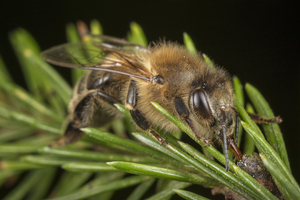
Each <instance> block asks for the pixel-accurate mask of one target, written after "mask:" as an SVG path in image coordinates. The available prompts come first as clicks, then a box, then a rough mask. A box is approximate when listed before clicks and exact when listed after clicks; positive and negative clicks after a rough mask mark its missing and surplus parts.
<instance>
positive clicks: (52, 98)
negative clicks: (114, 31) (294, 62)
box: [0, 21, 300, 200]
mask: <svg viewBox="0 0 300 200" xmlns="http://www.w3.org/2000/svg"><path fill="white" fill-rule="evenodd" d="M91 32H92V33H95V34H101V33H102V29H101V26H100V24H99V23H98V22H97V21H93V22H92V23H91ZM67 36H68V39H69V41H70V42H74V41H78V40H79V36H78V34H77V32H76V28H75V26H74V25H73V24H69V25H68V26H67ZM128 39H129V40H130V41H132V42H135V43H139V44H141V45H147V41H146V38H145V35H144V34H143V31H142V29H141V27H140V26H139V25H138V24H136V23H132V24H131V32H130V33H129V34H128ZM10 40H11V42H12V44H13V47H14V49H15V51H16V54H17V57H18V60H19V62H20V64H21V66H22V69H23V73H24V76H25V79H26V83H27V87H28V91H29V92H28V91H26V90H24V89H23V88H21V87H20V86H18V85H16V84H15V83H14V82H13V81H12V78H11V77H10V75H9V73H8V72H7V71H6V68H5V66H4V63H3V62H2V60H1V58H0V130H1V134H0V159H1V162H0V169H1V171H0V184H1V185H2V188H4V185H3V184H4V183H5V182H8V181H13V180H17V181H19V183H18V184H16V186H15V187H13V188H12V189H11V191H10V192H9V193H8V194H7V196H5V197H4V199H6V200H7V199H13V200H17V199H24V198H25V197H26V198H27V199H30V200H34V199H42V198H53V199H56V200H58V199H61V200H67V199H72V200H74V199H110V198H111V197H112V195H113V194H114V192H116V191H117V190H119V189H122V188H127V187H130V186H133V185H137V186H136V188H135V189H134V190H133V192H132V193H131V194H130V195H129V196H128V197H127V196H126V197H124V199H125V198H127V199H128V200H134V199H141V198H142V197H143V195H144V194H145V193H146V192H147V191H148V190H149V188H150V187H151V186H152V185H153V184H154V183H155V180H156V178H157V179H158V181H157V184H156V194H153V195H152V196H150V197H149V198H148V199H155V200H157V199H170V197H171V196H172V195H174V194H175V193H177V194H178V195H180V196H181V197H183V198H185V199H206V198H204V197H201V196H200V195H201V193H199V194H195V193H191V192H189V191H185V190H182V189H185V188H187V187H188V186H190V185H191V184H196V185H203V186H206V187H210V188H219V187H223V186H226V187H228V188H230V189H231V190H233V191H234V192H236V193H238V194H239V195H241V196H243V197H244V198H246V199H276V197H274V196H273V195H272V194H271V193H270V192H269V191H268V190H266V189H265V188H264V187H262V186H261V185H260V184H259V183H258V182H257V181H256V180H255V179H253V178H252V177H251V176H250V175H248V174H247V173H245V172H244V171H243V170H241V169H240V168H239V167H237V166H236V165H235V164H234V162H232V161H230V171H229V172H226V171H225V169H224V166H222V165H221V164H224V163H225V159H224V156H223V154H222V153H220V152H219V151H218V150H216V149H215V148H214V147H213V146H207V147H204V146H205V144H204V143H203V142H201V141H197V140H196V139H195V138H194V135H193V133H192V132H191V130H190V129H189V128H188V127H187V126H186V125H185V124H183V123H182V122H181V121H180V120H178V119H177V118H176V117H174V116H173V115H171V114H170V113H168V112H167V111H166V110H165V109H164V108H162V107H161V106H160V105H159V104H157V103H155V102H153V103H152V104H153V106H154V107H155V108H156V109H158V110H159V111H160V112H161V113H162V114H163V115H164V116H166V117H167V118H168V119H169V120H171V121H172V122H173V123H175V124H176V125H177V126H178V127H179V128H180V129H181V130H182V131H184V132H185V133H186V134H188V135H189V136H190V137H191V138H192V139H193V140H195V142H196V143H198V144H199V145H201V146H202V147H204V148H202V152H203V153H201V152H200V151H198V150H196V149H195V148H194V147H192V146H191V145H189V144H186V143H184V142H181V141H180V135H181V134H180V133H175V134H173V135H169V134H165V133H162V132H160V135H161V136H162V137H164V138H166V139H167V145H166V146H164V145H160V144H159V143H158V142H157V141H156V140H154V139H153V138H152V137H150V136H149V135H147V134H144V133H138V132H136V131H135V129H134V127H133V126H132V124H131V123H130V120H129V119H130V115H129V111H128V110H127V109H126V108H125V107H124V106H123V105H119V104H118V105H116V107H117V108H118V109H119V110H120V111H121V112H122V113H123V114H124V115H125V116H126V117H125V119H122V120H120V119H119V120H116V121H114V122H113V123H112V125H111V127H112V129H113V132H114V134H112V133H109V132H108V128H107V127H106V128H103V129H101V130H99V129H93V128H84V129H83V131H84V132H85V133H86V135H85V136H84V137H83V138H82V140H81V141H79V142H77V143H75V144H72V145H69V146H66V147H60V148H50V147H48V144H49V143H50V142H51V141H54V140H55V139H56V138H57V136H59V135H61V134H62V130H61V128H60V127H61V124H63V122H64V119H65V112H64V110H66V107H67V104H68V101H69V98H70V95H71V87H70V86H69V85H68V84H67V83H66V82H65V80H64V79H63V78H61V76H60V75H59V74H57V73H56V71H55V70H53V69H52V67H51V66H50V65H49V64H47V63H46V62H44V61H43V60H42V59H41V57H40V55H39V54H40V49H39V47H38V45H37V43H36V42H35V41H34V39H33V38H32V37H31V36H30V35H29V34H28V32H26V31H25V30H23V29H18V30H16V31H14V32H13V33H12V34H11V35H10ZM184 41H185V44H186V47H187V49H188V50H189V51H191V52H193V53H196V49H195V46H194V44H193V42H192V40H191V38H190V37H189V36H188V35H187V34H186V33H185V34H184ZM203 56H204V59H205V61H206V62H207V63H208V64H209V65H210V66H211V67H213V62H212V61H211V60H210V59H209V58H208V57H207V56H206V55H203ZM83 73H84V71H82V70H72V77H73V82H74V83H75V82H76V80H78V78H79V77H80V76H81V75H82V74H83ZM233 82H234V87H235V94H236V100H235V106H236V108H237V109H238V111H239V113H240V117H241V119H242V120H243V121H242V123H241V124H242V127H243V128H244V130H245V131H246V132H247V134H246V136H245V140H246V141H245V144H246V146H245V147H244V150H243V151H244V153H247V154H251V153H252V152H253V151H254V149H255V146H256V148H257V149H258V151H259V152H260V155H261V158H262V160H263V163H264V165H265V166H266V168H267V169H268V170H269V171H270V173H271V174H272V176H273V178H274V179H275V182H276V184H277V186H278V188H279V189H280V191H281V193H282V194H283V195H284V197H285V198H286V199H300V188H299V185H298V184H297V182H296V181H295V179H294V178H293V176H292V175H291V171H290V166H289V161H288V156H287V152H286V149H285V145H284V141H283V139H282V136H281V132H280V129H279V126H278V125H277V124H269V125H263V131H264V135H265V136H266V139H265V137H264V135H263V134H262V131H261V130H260V129H259V127H258V126H257V125H256V124H255V123H254V122H253V121H252V120H251V119H250V118H249V116H248V114H247V112H246V111H245V109H244V105H243V102H244V97H243V90H242V85H241V83H240V81H239V80H238V78H237V77H234V78H233ZM245 89H246V92H247V94H248V96H249V97H250V99H251V102H252V104H253V105H254V107H255V109H256V110H257V112H258V113H259V114H260V115H262V116H265V117H268V118H272V117H274V116H273V113H272V111H271V109H270V108H269V106H268V104H267V102H266V101H265V100H264V98H263V97H262V95H261V94H260V93H259V92H258V91H257V89H255V88H254V87H253V86H251V85H250V84H246V86H245ZM251 109H252V110H253V108H252V107H251V106H250V105H247V111H248V112H251ZM242 127H240V135H241V133H242ZM125 132H128V133H129V134H130V135H131V136H132V138H131V139H128V138H124V133H125ZM141 143H143V144H147V145H142V144H141ZM204 154H205V155H204ZM212 157H213V158H215V159H216V160H218V161H219V163H221V164H219V163H217V162H215V161H213V160H211V158H212ZM59 167H62V168H63V169H64V171H63V172H58V168H59ZM57 173H59V174H60V176H59V177H56V179H55V174H57ZM126 173H130V174H135V175H131V176H126V177H124V176H125V175H126ZM54 181H55V182H56V183H55V186H54V187H53V186H52V184H53V182H54Z"/></svg>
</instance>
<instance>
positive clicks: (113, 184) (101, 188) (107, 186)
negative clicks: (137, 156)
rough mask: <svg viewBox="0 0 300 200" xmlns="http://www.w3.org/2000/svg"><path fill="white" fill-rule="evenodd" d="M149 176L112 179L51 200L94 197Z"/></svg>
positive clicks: (141, 180)
mask: <svg viewBox="0 0 300 200" xmlns="http://www.w3.org/2000/svg"><path fill="white" fill-rule="evenodd" d="M148 179H149V177H145V176H132V177H129V178H124V179H122V180H117V181H112V182H110V183H108V184H105V185H99V186H95V187H93V188H90V189H89V190H83V191H79V192H74V193H72V194H69V195H65V196H61V197H58V198H53V199H51V200H77V199H86V198H89V197H92V196H94V195H97V194H100V193H104V192H107V191H113V190H118V189H122V188H126V187H130V186H132V185H136V184H138V183H141V182H143V181H146V180H148Z"/></svg>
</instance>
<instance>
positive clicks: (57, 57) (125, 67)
mask: <svg viewBox="0 0 300 200" xmlns="http://www.w3.org/2000/svg"><path fill="white" fill-rule="evenodd" d="M137 51H146V52H149V49H148V48H147V47H143V46H140V45H137V44H134V43H131V42H129V41H126V40H123V39H119V38H115V37H110V36H104V35H89V36H88V39H87V40H86V41H82V42H76V43H67V44H62V45H59V46H55V47H52V48H50V49H48V50H45V51H43V52H42V54H41V56H42V58H43V59H44V60H46V61H47V62H49V63H51V64H54V65H58V66H62V67H68V68H79V69H89V70H100V71H108V72H113V73H119V74H123V75H127V76H134V77H137V78H142V79H144V80H147V81H148V80H149V78H150V77H152V76H153V75H152V74H151V72H150V71H149V70H148V69H147V68H146V67H145V66H143V65H142V64H141V62H140V61H139V59H138V57H137V56H136V52H137ZM108 55H110V56H108Z"/></svg>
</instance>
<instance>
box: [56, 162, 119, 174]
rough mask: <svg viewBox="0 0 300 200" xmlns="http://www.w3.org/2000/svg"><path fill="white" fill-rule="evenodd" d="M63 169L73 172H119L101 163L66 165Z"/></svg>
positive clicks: (73, 163) (72, 163)
mask: <svg viewBox="0 0 300 200" xmlns="http://www.w3.org/2000/svg"><path fill="white" fill-rule="evenodd" d="M62 168H63V169H65V170H68V171H71V172H102V171H109V172H110V171H118V170H116V169H115V168H113V167H111V166H109V165H107V164H106V163H99V162H98V163H97V162H71V163H66V164H64V165H63V166H62Z"/></svg>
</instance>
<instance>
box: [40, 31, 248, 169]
mask: <svg viewBox="0 0 300 200" xmlns="http://www.w3.org/2000/svg"><path fill="white" fill-rule="evenodd" d="M88 37H89V40H87V41H82V42H77V43H68V44H63V45H60V46H55V47H53V48H50V49H48V50H46V51H44V52H42V54H41V55H42V57H43V58H44V59H45V60H46V61H47V62H49V63H51V64H54V65H58V66H62V67H69V68H77V69H87V70H89V71H88V72H87V73H86V74H84V75H83V77H82V78H81V79H80V80H79V81H78V82H77V84H76V85H75V87H74V90H73V94H72V98H71V101H70V104H69V116H68V120H69V123H68V125H67V128H66V130H65V134H64V136H63V137H62V138H61V139H60V140H59V141H57V142H56V143H55V144H54V145H56V146H62V145H67V144H69V143H73V142H75V141H77V140H78V139H79V138H80V137H81V136H82V135H83V132H82V131H81V130H80V128H83V127H87V126H101V125H104V124H105V123H107V122H109V121H111V120H113V119H114V118H116V117H120V116H121V113H120V112H119V111H118V110H117V109H116V108H115V106H114V104H116V103H120V104H123V105H125V106H126V108H128V109H129V110H130V114H131V116H132V119H133V121H134V124H135V125H136V127H137V128H138V129H139V130H140V131H144V132H146V131H149V133H150V134H151V135H152V136H153V137H154V138H155V139H156V140H158V141H159V142H160V143H161V144H163V143H164V142H165V140H164V139H163V138H162V137H161V136H160V135H159V134H158V133H157V132H156V131H155V130H154V128H153V127H157V128H160V129H163V130H164V131H166V132H174V131H179V129H178V127H177V126H176V125H174V124H173V123H172V122H171V121H169V120H168V119H167V118H166V117H164V116H163V115H162V114H161V113H160V112H159V111H157V110H156V109H155V108H154V107H153V106H152V104H151V102H157V103H159V104H160V105H162V106H163V107H164V108H166V109H167V110H168V111H169V112H170V113H172V114H173V115H175V116H176V117H177V118H179V119H180V120H182V122H183V123H185V124H186V125H188V126H189V127H190V128H191V130H192V131H193V133H194V135H195V136H196V138H197V139H198V140H201V141H204V142H205V143H206V144H210V140H211V139H213V138H216V139H217V140H219V141H220V142H221V143H222V144H223V146H224V152H225V158H226V170H228V153H227V149H228V148H229V150H230V151H232V152H233V154H234V155H235V156H236V157H237V159H238V160H241V159H242V154H241V152H240V150H239V148H238V147H237V145H236V141H235V139H234V133H237V131H238V123H239V122H238V120H239V118H238V117H239V115H238V112H237V110H236V108H235V107H234V90H233V85H232V82H231V77H230V75H229V73H228V72H227V71H226V70H225V69H223V68H221V67H218V66H215V68H214V69H213V68H211V67H210V66H209V65H208V64H207V63H206V62H205V61H204V59H203V57H202V55H201V54H192V53H190V52H188V51H187V50H186V49H185V47H183V46H182V45H179V44H177V43H172V42H166V41H159V42H157V43H153V44H152V45H150V46H149V47H144V46H140V45H137V44H134V43H131V42H129V41H126V40H123V39H119V38H114V37H110V36H104V35H89V36H88ZM236 138H237V137H236Z"/></svg>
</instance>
